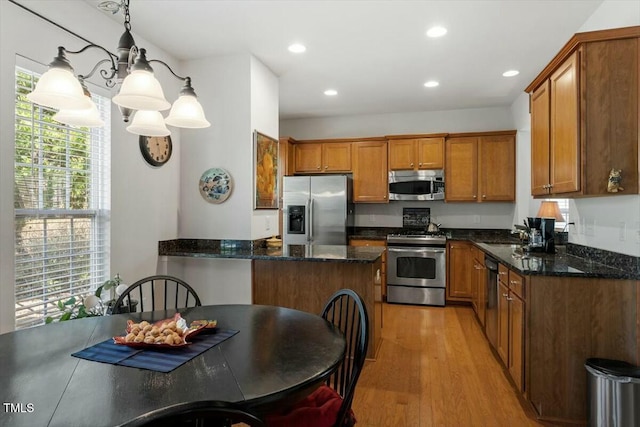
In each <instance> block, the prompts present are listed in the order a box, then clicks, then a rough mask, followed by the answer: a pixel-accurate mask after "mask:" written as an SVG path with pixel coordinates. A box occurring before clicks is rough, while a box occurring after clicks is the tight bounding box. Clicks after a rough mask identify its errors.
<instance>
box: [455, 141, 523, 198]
mask: <svg viewBox="0 0 640 427" xmlns="http://www.w3.org/2000/svg"><path fill="white" fill-rule="evenodd" d="M478 173H479V174H478V177H479V178H478V193H479V197H480V200H479V201H482V202H493V201H514V200H515V199H516V141H515V138H514V137H513V136H506V135H496V136H483V137H480V139H479V148H478ZM445 194H446V193H445Z"/></svg>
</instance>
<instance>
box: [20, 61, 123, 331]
mask: <svg viewBox="0 0 640 427" xmlns="http://www.w3.org/2000/svg"><path fill="white" fill-rule="evenodd" d="M38 78H39V75H38V74H37V73H35V72H32V71H29V70H27V69H26V68H22V67H16V71H15V166H14V177H15V182H14V185H15V187H14V213H15V221H14V223H15V326H16V329H20V328H26V327H30V326H35V325H40V324H42V323H44V319H45V318H46V317H47V316H52V317H54V318H55V317H57V316H59V315H60V314H61V313H60V311H59V309H58V307H57V302H58V301H66V300H67V299H69V298H70V297H71V296H76V297H77V296H80V295H86V294H88V293H90V292H92V291H93V290H94V289H95V288H96V287H97V286H99V285H100V284H102V283H103V282H104V281H105V280H106V279H107V277H108V274H109V209H110V206H109V200H110V164H111V161H110V151H111V150H110V139H111V138H110V132H109V130H110V125H109V124H110V100H109V99H108V98H106V97H102V96H97V95H93V96H92V99H93V101H94V102H95V103H96V105H97V107H98V111H99V112H100V115H101V117H102V118H103V120H105V123H106V125H105V126H104V127H102V128H75V127H69V126H66V125H63V124H61V123H58V122H55V121H54V120H53V119H52V117H53V115H54V114H55V111H54V110H51V109H48V108H45V107H42V106H39V105H36V104H32V103H31V102H30V101H29V100H27V98H26V95H27V94H28V93H30V92H31V91H32V90H33V88H34V87H35V84H36V82H37V80H38Z"/></svg>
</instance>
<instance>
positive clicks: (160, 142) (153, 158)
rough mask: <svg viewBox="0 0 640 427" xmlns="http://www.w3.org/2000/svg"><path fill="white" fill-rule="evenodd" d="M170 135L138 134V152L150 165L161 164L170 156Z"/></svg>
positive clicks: (171, 146)
mask: <svg viewBox="0 0 640 427" xmlns="http://www.w3.org/2000/svg"><path fill="white" fill-rule="evenodd" d="M172 151H173V145H172V144H171V136H170V135H167V136H145V135H141V136H140V152H141V153H142V157H144V159H145V160H146V162H147V163H149V164H150V165H151V166H162V165H164V164H165V163H167V162H168V161H169V159H170V158H171V152H172Z"/></svg>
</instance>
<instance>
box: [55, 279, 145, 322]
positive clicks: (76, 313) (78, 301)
mask: <svg viewBox="0 0 640 427" xmlns="http://www.w3.org/2000/svg"><path fill="white" fill-rule="evenodd" d="M126 288H127V285H124V284H122V279H121V278H120V275H119V274H116V275H115V277H114V278H113V279H109V280H107V281H105V282H104V283H103V284H102V285H100V286H98V288H97V289H96V291H95V292H94V293H93V295H88V296H86V297H84V298H76V297H75V296H73V297H71V298H69V299H68V300H66V301H64V302H63V301H58V308H59V309H60V311H62V312H63V314H62V316H60V318H59V319H58V321H60V322H64V321H65V320H71V319H81V318H83V317H94V316H104V315H105V314H108V313H111V310H112V309H113V306H114V304H115V302H116V300H115V298H114V293H115V294H116V295H120V294H121V293H122V292H124V290H125V289H126ZM107 290H111V296H112V298H111V299H110V300H109V301H107V302H106V305H105V303H104V302H103V301H102V291H107ZM131 304H132V306H133V308H134V310H135V306H136V305H138V302H137V301H131ZM127 311H128V307H125V308H124V309H123V310H121V312H127ZM54 320H55V319H54V318H53V317H51V316H49V317H47V318H46V319H45V323H51V322H53V321H54Z"/></svg>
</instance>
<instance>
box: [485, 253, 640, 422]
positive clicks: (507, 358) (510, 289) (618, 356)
mask: <svg viewBox="0 0 640 427" xmlns="http://www.w3.org/2000/svg"><path fill="white" fill-rule="evenodd" d="M476 265H477V260H476ZM499 272H500V274H499V275H498V278H499V279H498V339H497V344H496V348H495V350H496V353H497V358H499V360H500V361H501V362H502V363H503V364H504V367H505V370H506V372H507V374H508V376H509V377H510V378H511V380H512V381H513V384H514V386H515V389H516V392H518V393H519V394H521V395H522V396H523V398H524V401H528V402H529V404H530V406H531V407H532V408H533V410H534V412H535V414H536V416H537V418H538V419H539V420H541V421H544V422H550V423H556V422H559V423H570V424H580V425H584V424H586V422H587V416H588V412H587V411H588V408H587V374H586V370H585V368H584V363H585V361H586V360H587V359H588V358H591V357H598V358H605V359H615V360H623V361H626V362H629V363H632V364H634V365H640V326H638V322H637V319H638V318H640V303H639V301H640V281H636V280H615V279H597V278H583V277H558V276H543V275H521V274H519V273H518V272H516V271H514V270H510V269H509V268H507V267H506V266H505V265H503V264H500V266H499ZM475 286H477V285H476V284H475V282H474V287H475ZM475 296H476V294H475V291H474V297H475ZM479 304H480V301H479V300H478V301H477V303H476V308H478V306H479ZM476 313H479V312H478V311H477V312H476Z"/></svg>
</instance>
